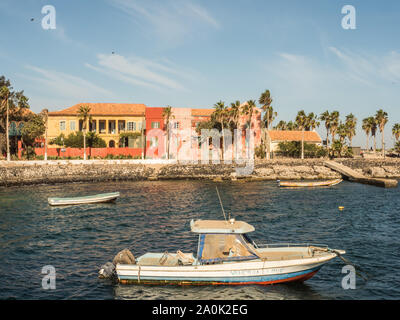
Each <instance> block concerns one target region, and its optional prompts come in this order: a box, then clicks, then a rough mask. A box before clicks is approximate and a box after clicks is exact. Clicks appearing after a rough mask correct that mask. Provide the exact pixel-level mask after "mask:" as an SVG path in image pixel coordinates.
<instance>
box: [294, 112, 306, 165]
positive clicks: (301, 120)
mask: <svg viewBox="0 0 400 320" xmlns="http://www.w3.org/2000/svg"><path fill="white" fill-rule="evenodd" d="M296 124H297V127H298V128H299V129H300V130H301V131H302V133H301V159H304V130H305V129H306V127H307V126H309V117H308V116H307V115H306V113H305V112H304V110H300V111H299V112H298V113H297V116H296Z"/></svg>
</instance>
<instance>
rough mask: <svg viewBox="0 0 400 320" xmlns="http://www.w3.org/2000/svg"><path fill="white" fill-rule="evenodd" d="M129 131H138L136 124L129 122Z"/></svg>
mask: <svg viewBox="0 0 400 320" xmlns="http://www.w3.org/2000/svg"><path fill="white" fill-rule="evenodd" d="M126 126H127V128H128V131H136V122H127V124H126Z"/></svg>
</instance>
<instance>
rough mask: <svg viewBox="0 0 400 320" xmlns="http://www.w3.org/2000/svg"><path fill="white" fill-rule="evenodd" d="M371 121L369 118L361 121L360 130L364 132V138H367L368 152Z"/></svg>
mask: <svg viewBox="0 0 400 320" xmlns="http://www.w3.org/2000/svg"><path fill="white" fill-rule="evenodd" d="M371 127H372V126H371V121H370V120H369V118H364V119H363V120H362V126H361V128H362V129H363V130H364V132H365V134H366V136H367V145H366V146H367V150H368V142H369V133H370V132H371Z"/></svg>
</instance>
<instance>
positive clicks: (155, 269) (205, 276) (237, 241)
mask: <svg viewBox="0 0 400 320" xmlns="http://www.w3.org/2000/svg"><path fill="white" fill-rule="evenodd" d="M190 227H191V231H192V232H194V233H197V234H199V241H198V249H197V257H195V256H194V255H193V253H182V252H181V251H180V250H178V251H177V252H176V253H168V252H167V251H165V252H164V253H162V252H161V253H151V252H149V253H146V254H144V255H142V256H140V257H138V258H137V259H136V261H135V263H134V264H120V263H117V264H116V268H115V270H116V274H117V277H118V281H119V282H120V283H122V284H177V285H247V284H261V285H268V284H274V283H282V282H290V281H305V280H307V279H309V278H311V277H312V276H313V275H314V274H315V273H316V272H317V271H318V270H320V269H321V267H322V266H323V265H324V264H325V263H327V262H328V261H330V260H332V259H334V258H335V257H337V256H340V255H341V254H344V253H345V251H343V250H334V249H330V248H328V247H327V246H325V245H311V244H284V245H282V244H276V245H265V246H263V247H261V246H258V245H256V244H255V243H254V241H251V240H250V238H249V237H248V236H247V233H249V232H252V231H254V227H253V226H252V225H250V224H248V223H246V222H243V221H235V220H234V219H230V220H228V221H226V220H197V221H193V220H192V221H191V223H190Z"/></svg>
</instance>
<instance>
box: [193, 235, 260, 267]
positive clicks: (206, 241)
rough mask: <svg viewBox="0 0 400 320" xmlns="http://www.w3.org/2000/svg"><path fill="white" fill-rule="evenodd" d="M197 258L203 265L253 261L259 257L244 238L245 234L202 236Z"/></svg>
mask: <svg viewBox="0 0 400 320" xmlns="http://www.w3.org/2000/svg"><path fill="white" fill-rule="evenodd" d="M197 258H198V259H199V261H200V262H201V263H205V264H209V263H222V262H224V261H238V260H253V259H257V258H258V255H257V253H256V252H255V250H254V249H253V248H252V247H251V246H250V245H249V244H248V243H247V242H246V240H245V239H244V238H243V234H232V233H225V234H224V233H206V234H204V233H203V234H200V237H199V247H198V253H197Z"/></svg>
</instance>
